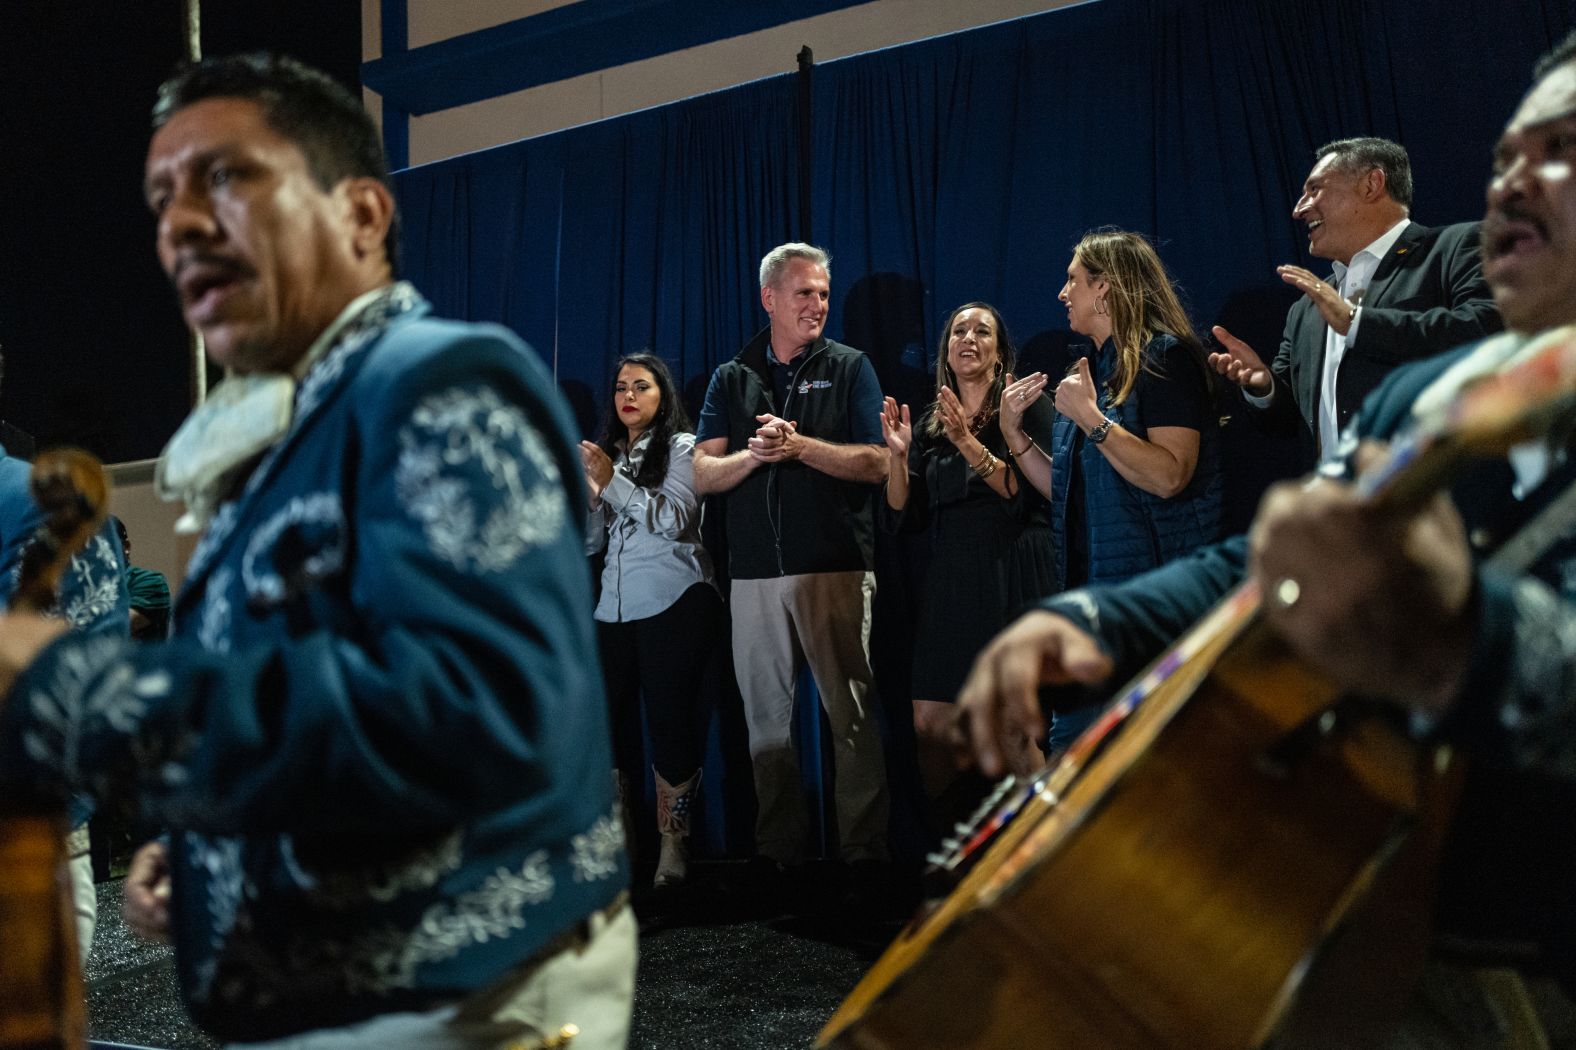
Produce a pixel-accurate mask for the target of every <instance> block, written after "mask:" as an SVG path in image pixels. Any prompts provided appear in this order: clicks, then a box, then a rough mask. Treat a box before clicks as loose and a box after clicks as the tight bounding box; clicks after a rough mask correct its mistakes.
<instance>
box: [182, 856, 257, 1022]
mask: <svg viewBox="0 0 1576 1050" xmlns="http://www.w3.org/2000/svg"><path fill="white" fill-rule="evenodd" d="M185 842H186V856H187V859H188V861H189V862H190V864H191V866H192V868H194V869H195V870H196V871H198V872H199V873H200V877H201V879H202V882H203V884H204V885H205V886H206V887H207V890H208V900H207V907H208V918H209V920H210V922H209V926H208V946H209V948H210V949H211V951H212V953H213V956H212V957H211V958H210V959H208V960H206V961H205V963H204V965H202V966H201V967H199V969H198V987H197V989H196V992H195V994H196V995H197V997H198V998H200V999H206V998H208V996H209V990H210V986H211V985H212V983H213V979H214V975H215V961H216V960H217V958H218V955H219V952H220V951H221V950H222V949H223V948H224V943H225V939H226V938H227V937H229V935H230V931H231V930H233V929H235V926H236V923H237V921H238V919H239V917H240V913H241V901H242V899H243V897H244V895H245V893H246V875H245V872H244V871H243V869H242V867H241V840H240V839H236V838H209V837H207V836H205V835H199V834H198V833H197V832H195V831H188V832H186V833H185Z"/></svg>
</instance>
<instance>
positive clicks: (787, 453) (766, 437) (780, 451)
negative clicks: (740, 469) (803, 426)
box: [746, 414, 804, 463]
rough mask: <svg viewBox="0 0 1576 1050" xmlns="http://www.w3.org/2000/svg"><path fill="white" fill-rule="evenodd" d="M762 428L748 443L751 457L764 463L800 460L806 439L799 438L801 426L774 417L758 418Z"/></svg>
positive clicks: (764, 416)
mask: <svg viewBox="0 0 1576 1050" xmlns="http://www.w3.org/2000/svg"><path fill="white" fill-rule="evenodd" d="M755 421H756V422H757V423H759V424H760V427H759V428H758V429H757V430H756V431H755V436H754V437H752V438H750V440H749V441H748V442H746V447H747V448H749V450H750V455H752V456H754V457H755V458H756V459H758V460H760V461H761V462H762V463H781V462H782V461H784V460H790V459H798V458H799V456H800V454H801V453H803V452H804V439H803V438H801V437H800V436H799V424H797V423H794V422H793V421H791V420H787V419H783V418H781V417H779V416H774V415H770V414H768V415H763V416H756V417H755Z"/></svg>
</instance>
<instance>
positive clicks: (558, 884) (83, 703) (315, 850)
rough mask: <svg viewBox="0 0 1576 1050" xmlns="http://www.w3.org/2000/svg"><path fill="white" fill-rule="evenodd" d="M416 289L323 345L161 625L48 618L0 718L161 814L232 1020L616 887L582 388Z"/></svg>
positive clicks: (188, 988) (372, 987)
mask: <svg viewBox="0 0 1576 1050" xmlns="http://www.w3.org/2000/svg"><path fill="white" fill-rule="evenodd" d="M424 313H425V304H423V303H422V302H421V301H420V300H419V298H417V297H416V296H415V293H414V292H412V291H411V290H410V289H409V287H408V286H405V285H396V286H394V287H393V288H392V289H391V291H390V294H389V295H387V296H385V297H383V298H381V299H379V300H377V301H375V302H374V303H373V304H372V305H371V306H369V307H368V308H367V311H366V312H365V313H363V314H362V315H360V316H359V317H358V319H357V320H356V321H353V322H352V323H351V325H349V326H348V327H347V329H346V331H345V332H343V333H341V335H340V336H339V338H338V339H337V341H336V345H335V346H334V347H332V348H331V349H330V350H329V351H328V352H327V353H326V355H325V356H324V357H323V358H322V359H321V360H320V361H319V362H318V363H317V364H316V365H315V366H314V367H313V368H312V370H311V371H310V372H309V373H308V375H307V376H306V378H305V379H304V380H303V382H302V384H301V387H300V389H299V391H298V392H297V395H296V411H295V416H294V422H293V423H292V425H291V427H290V430H289V432H288V433H287V434H286V436H285V437H284V438H283V439H282V440H281V441H280V442H279V443H278V444H277V445H276V446H274V448H273V449H272V450H271V451H270V452H269V453H268V454H267V455H266V456H265V457H264V458H263V460H262V462H261V463H260V464H259V465H258V466H257V467H256V468H255V469H254V471H253V473H252V475H251V477H250V479H249V480H248V482H247V484H246V486H245V488H244V491H243V492H242V493H241V494H240V495H239V496H238V497H236V498H235V499H234V500H232V501H231V502H228V503H226V504H223V505H222V506H221V507H220V508H219V510H218V512H217V514H216V516H215V518H214V520H213V521H212V522H211V523H210V524H209V527H208V530H207V533H206V534H205V536H204V538H203V541H202V543H201V544H200V545H199V547H198V549H197V550H196V551H195V552H194V553H193V556H192V561H191V565H190V566H189V569H188V574H187V579H186V583H185V586H184V588H183V590H182V593H181V596H180V599H179V601H178V603H177V605H176V609H175V637H174V638H173V639H172V641H170V642H169V643H167V644H163V645H153V646H146V645H144V646H140V647H133V646H132V645H131V644H130V643H127V642H122V641H120V640H118V639H98V638H92V639H72V640H69V641H62V642H57V643H56V644H55V645H54V646H52V647H51V648H50V649H48V650H46V651H45V653H43V654H42V655H41V657H40V658H39V659H38V660H37V661H36V662H35V664H34V665H33V667H31V668H30V669H29V670H28V672H27V673H26V674H25V675H24V676H23V677H22V678H21V679H20V680H19V682H18V684H17V685H16V687H15V688H14V690H13V692H12V695H11V698H10V702H9V705H8V710H7V711H6V712H5V714H4V716H3V721H0V769H3V770H5V771H6V773H7V774H8V775H10V776H15V775H16V773H15V772H14V771H17V770H18V769H19V767H20V769H21V770H22V774H23V775H24V776H26V777H29V778H31V779H33V780H34V781H35V782H36V781H40V780H50V779H58V778H60V777H62V776H63V778H64V780H65V781H66V784H67V785H68V786H71V787H77V786H85V787H87V788H88V789H90V790H91V791H92V792H93V793H94V794H96V795H99V796H100V797H103V796H106V795H114V794H116V793H121V792H126V791H132V790H135V791H137V792H138V793H139V794H140V795H141V797H142V798H143V800H144V803H145V808H146V809H148V810H149V811H150V812H151V815H152V816H154V817H155V818H157V819H160V820H162V822H163V823H164V824H165V825H166V826H167V827H168V828H169V829H170V834H169V843H170V852H171V869H172V874H173V881H174V893H173V899H172V909H171V910H172V915H171V924H172V934H173V937H174V941H175V947H176V963H177V969H178V972H179V977H180V982H181V986H182V990H183V992H184V994H185V996H186V999H187V1001H188V1006H189V1007H190V1010H191V1012H192V1015H193V1017H195V1018H196V1019H197V1020H198V1022H199V1023H200V1024H202V1025H203V1026H204V1027H205V1028H207V1029H209V1030H210V1031H212V1032H213V1033H215V1034H216V1035H219V1036H220V1037H221V1038H226V1039H256V1038H271V1037H277V1036H280V1035H284V1034H289V1033H291V1032H295V1031H302V1030H307V1029H312V1028H320V1027H325V1026H330V1025H337V1024H345V1023H349V1022H353V1021H356V1020H359V1019H362V1018H365V1017H369V1016H373V1015H376V1014H379V1013H385V1012H390V1011H395V1010H404V1009H419V1008H422V1007H424V1006H429V1005H432V1004H435V1003H438V1002H443V1001H447V1000H452V999H454V998H456V997H459V996H461V995H464V994H465V993H467V992H469V991H471V990H474V989H477V988H479V987H483V986H485V985H487V984H489V983H491V982H492V981H494V980H496V979H498V978H499V977H501V976H503V975H504V974H505V973H506V972H507V971H508V970H509V969H511V968H512V967H514V966H515V965H516V964H518V963H520V962H521V961H523V960H526V959H528V958H529V957H531V956H532V955H533V953H535V952H537V951H538V950H539V949H541V948H543V947H544V946H545V945H547V943H548V942H549V941H551V940H552V939H553V938H554V936H555V935H557V934H559V933H561V932H562V931H564V930H565V929H567V928H569V927H571V926H573V925H574V924H576V923H577V922H578V921H579V920H581V919H582V918H584V917H585V916H587V915H588V914H590V913H591V912H593V911H594V910H596V909H598V908H601V907H604V906H606V905H607V904H609V903H610V902H611V901H612V900H613V899H614V897H615V896H616V895H617V894H618V892H619V891H620V890H622V889H623V888H624V887H625V885H626V884H627V879H628V875H627V869H626V864H625V860H624V857H623V852H622V849H623V847H622V839H623V832H622V829H621V827H620V826H619V824H618V821H617V818H616V817H615V816H614V814H613V806H612V792H611V785H610V783H609V778H608V776H607V770H608V769H609V768H611V758H610V754H609V748H608V744H607V738H608V728H607V721H606V712H605V704H604V698H603V692H602V683H601V678H600V674H599V672H598V670H597V668H598V662H597V658H596V649H595V636H594V633H593V626H592V619H591V588H590V579H589V574H588V572H587V569H586V564H585V559H584V557H583V556H582V554H581V551H580V545H581V542H582V534H583V527H584V523H583V521H582V520H581V519H580V516H581V515H583V513H584V511H583V508H584V505H585V496H584V493H583V491H582V488H581V486H582V481H581V477H582V473H581V467H580V463H579V459H578V456H577V454H576V453H575V451H574V444H573V442H572V441H571V439H570V434H571V429H570V420H569V416H568V412H567V410H566V409H565V407H564V406H563V404H562V403H561V401H560V400H559V399H558V398H557V397H556V396H555V394H553V393H551V391H552V390H553V382H552V379H551V377H550V376H549V375H548V374H547V372H546V371H545V370H544V369H543V368H542V366H541V365H540V363H539V362H538V361H537V359H536V358H535V356H534V355H532V354H531V353H530V352H528V351H527V350H525V348H524V347H523V346H522V344H521V343H520V342H519V341H518V340H517V339H516V338H515V337H514V336H513V335H511V334H510V333H508V332H506V331H504V330H503V329H500V328H496V327H492V326H481V325H468V324H458V323H450V322H442V321H436V320H431V319H427V318H425V317H423V316H421V315H422V314H424ZM0 789H3V785H0Z"/></svg>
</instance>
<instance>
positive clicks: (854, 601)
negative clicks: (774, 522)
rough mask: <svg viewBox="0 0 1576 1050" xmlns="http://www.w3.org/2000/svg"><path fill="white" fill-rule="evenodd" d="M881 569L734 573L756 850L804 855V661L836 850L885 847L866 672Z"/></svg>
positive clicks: (876, 852)
mask: <svg viewBox="0 0 1576 1050" xmlns="http://www.w3.org/2000/svg"><path fill="white" fill-rule="evenodd" d="M875 592H876V580H875V574H874V573H870V572H859V571H854V572H818V573H806V574H803V575H799V576H780V577H777V578H774V579H766V580H734V581H733V587H732V591H731V594H730V596H729V602H730V604H731V606H732V610H733V662H734V668H735V671H736V673H737V674H738V678H739V692H740V694H741V695H742V696H743V698H744V717H745V722H746V724H747V725H748V727H749V732H750V756H751V758H752V759H753V760H754V765H755V795H756V799H757V801H758V803H759V806H760V809H759V812H758V814H757V816H756V822H755V845H756V850H757V851H758V852H760V853H762V854H764V855H766V856H768V857H771V858H772V859H774V860H776V861H779V862H781V863H784V864H792V863H797V862H799V861H801V860H803V859H804V858H805V854H806V849H807V846H808V841H809V823H808V814H807V808H806V801H805V796H804V789H803V785H802V784H801V783H800V779H799V758H798V755H797V754H796V752H795V749H794V744H793V709H794V685H795V682H796V681H797V679H798V676H799V669H800V668H801V667H802V666H804V665H805V664H808V665H809V667H810V673H811V674H812V675H813V676H814V677H815V687H816V689H817V691H819V692H820V694H821V706H822V707H824V708H825V709H826V714H827V719H828V721H830V723H831V727H832V738H831V741H830V744H831V746H832V754H833V760H834V763H833V764H834V771H835V776H836V783H835V792H836V809H837V827H838V833H839V835H838V837H839V840H840V849H839V853H840V855H841V856H842V858H843V859H844V860H848V861H855V860H884V859H886V856H887V783H886V759H885V757H884V756H883V755H882V753H881V734H880V731H879V728H878V726H877V724H876V715H875V710H874V703H875V692H874V689H873V688H872V686H873V675H872V674H871V672H870V606H871V602H872V600H873V599H874V597H875Z"/></svg>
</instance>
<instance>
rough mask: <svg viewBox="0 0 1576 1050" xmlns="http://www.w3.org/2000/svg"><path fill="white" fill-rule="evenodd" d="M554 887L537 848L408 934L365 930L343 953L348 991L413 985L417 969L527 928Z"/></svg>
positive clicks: (439, 907)
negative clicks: (529, 913)
mask: <svg viewBox="0 0 1576 1050" xmlns="http://www.w3.org/2000/svg"><path fill="white" fill-rule="evenodd" d="M553 888H554V887H553V874H552V871H551V870H550V868H549V867H548V861H547V851H546V850H537V851H536V852H535V853H532V854H531V855H530V856H528V857H526V858H525V860H524V861H523V862H522V863H521V865H520V867H519V869H518V870H510V869H508V868H499V869H498V870H497V871H495V872H493V873H492V874H491V875H489V876H487V878H486V879H485V880H483V882H482V884H481V885H480V886H478V887H476V888H475V889H473V890H470V891H468V892H466V893H462V894H460V895H459V896H457V897H455V898H454V899H453V900H452V901H439V902H438V903H436V904H434V905H432V906H431V907H430V908H428V909H427V910H426V911H425V912H424V913H423V914H422V917H421V920H420V921H419V922H418V923H417V924H416V928H415V929H413V930H411V931H409V932H408V933H406V932H401V931H399V930H394V929H390V928H388V927H385V928H383V929H381V930H373V931H369V932H368V933H366V934H364V935H362V936H360V937H358V938H356V939H355V941H353V942H352V943H351V945H350V946H349V948H348V950H347V951H346V952H345V956H344V959H343V967H344V969H343V973H344V980H345V983H346V985H347V990H348V991H350V992H352V993H355V992H367V991H371V992H387V991H388V990H390V989H394V988H411V987H414V986H415V983H416V970H417V968H418V967H420V966H422V965H424V964H426V963H434V962H441V961H442V960H444V959H450V958H453V957H454V956H455V955H457V954H459V953H460V951H461V950H463V949H465V948H467V947H469V946H470V945H473V944H484V943H486V942H487V941H490V940H496V939H498V938H501V937H507V936H509V935H510V934H511V933H513V932H514V931H516V930H523V929H525V909H526V908H527V907H529V906H531V905H535V904H541V903H543V902H544V901H547V900H549V899H550V898H551V897H552V895H553Z"/></svg>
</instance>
